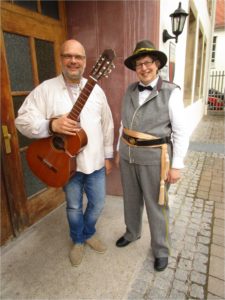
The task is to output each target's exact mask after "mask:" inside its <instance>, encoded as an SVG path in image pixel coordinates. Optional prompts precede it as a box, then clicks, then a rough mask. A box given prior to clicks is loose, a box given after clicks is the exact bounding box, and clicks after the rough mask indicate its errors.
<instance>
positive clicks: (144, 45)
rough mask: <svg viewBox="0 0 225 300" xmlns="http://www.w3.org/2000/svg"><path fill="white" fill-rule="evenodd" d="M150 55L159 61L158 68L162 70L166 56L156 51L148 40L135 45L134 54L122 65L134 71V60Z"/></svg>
mask: <svg viewBox="0 0 225 300" xmlns="http://www.w3.org/2000/svg"><path fill="white" fill-rule="evenodd" d="M145 54H146V55H151V56H155V57H156V58H157V59H158V60H159V61H160V68H159V69H162V68H163V67H164V66H165V64H166V62H167V56H166V54H165V53H163V52H161V51H159V50H157V49H156V48H155V46H154V44H153V43H152V42H150V41H148V40H143V41H140V42H138V43H137V45H136V47H135V49H134V52H133V54H132V55H131V56H129V57H128V58H127V59H125V61H124V64H125V66H126V67H127V68H129V69H131V70H133V71H135V60H136V59H137V58H138V57H139V56H142V55H145Z"/></svg>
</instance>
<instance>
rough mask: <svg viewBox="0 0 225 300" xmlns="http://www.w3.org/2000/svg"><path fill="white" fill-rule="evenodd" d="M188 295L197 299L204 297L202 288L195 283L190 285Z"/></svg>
mask: <svg viewBox="0 0 225 300" xmlns="http://www.w3.org/2000/svg"><path fill="white" fill-rule="evenodd" d="M190 296H191V297H194V298H197V299H204V289H203V287H202V286H199V285H197V284H192V285H191V290H190Z"/></svg>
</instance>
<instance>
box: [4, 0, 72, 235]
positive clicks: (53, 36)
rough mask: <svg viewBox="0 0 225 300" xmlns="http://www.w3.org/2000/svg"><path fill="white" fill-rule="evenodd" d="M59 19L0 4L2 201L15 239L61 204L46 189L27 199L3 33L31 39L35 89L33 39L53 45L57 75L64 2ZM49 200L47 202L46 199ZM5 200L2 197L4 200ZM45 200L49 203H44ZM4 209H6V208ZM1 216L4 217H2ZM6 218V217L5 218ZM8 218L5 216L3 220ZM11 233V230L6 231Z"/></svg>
mask: <svg viewBox="0 0 225 300" xmlns="http://www.w3.org/2000/svg"><path fill="white" fill-rule="evenodd" d="M58 5H59V18H60V20H55V19H52V18H49V17H46V16H44V15H41V14H40V13H37V12H33V11H30V10H28V9H25V8H23V7H20V6H17V5H15V4H12V3H10V2H1V4H0V8H1V23H2V26H1V41H0V45H1V108H2V109H1V133H2V135H1V141H2V145H1V152H2V161H1V164H2V176H3V178H4V180H2V184H3V185H4V189H3V191H5V193H2V194H3V196H4V195H5V198H6V201H2V203H1V205H3V206H4V208H5V209H4V210H3V211H4V212H5V213H8V218H9V219H10V220H11V225H12V233H13V235H14V236H17V235H18V234H19V233H20V232H21V231H23V230H24V229H25V228H26V227H28V226H30V225H32V224H33V223H35V222H36V221H38V220H39V219H40V218H42V217H43V216H44V215H46V214H47V213H48V212H50V211H51V210H52V209H54V208H55V207H57V206H58V205H60V204H61V203H62V202H64V197H63V196H62V195H63V193H62V191H61V189H53V188H48V189H47V191H45V192H43V193H41V194H39V195H37V196H35V197H33V198H32V199H29V200H28V199H27V196H26V193H25V185H24V179H23V171H22V163H21V157H20V149H19V142H18V136H17V130H16V127H15V123H14V120H15V115H14V108H13V100H12V96H13V92H12V91H11V87H10V77H9V72H8V65H7V58H6V50H5V46H4V38H3V32H9V33H13V34H19V35H23V36H26V37H28V38H29V40H30V49H31V58H32V70H33V79H34V85H35V86H37V85H38V84H39V82H38V76H37V74H38V72H37V63H36V57H35V55H34V51H35V48H34V39H35V38H37V39H42V40H46V41H50V42H53V43H54V57H55V67H56V75H57V74H59V73H60V71H61V68H60V62H59V55H60V46H61V43H62V42H63V41H64V40H65V38H66V36H67V32H66V19H65V3H64V1H59V2H58ZM2 125H4V126H6V127H5V128H7V129H8V134H9V135H8V137H7V138H8V141H9V145H10V147H11V152H10V153H7V151H6V146H5V139H4V136H3V132H2ZM49 197H50V199H51V200H50V199H49ZM3 198H4V197H3ZM47 200H48V201H47ZM6 206H7V207H6ZM2 217H4V216H2ZM5 217H6V216H5ZM6 219H7V217H6ZM9 231H10V230H9Z"/></svg>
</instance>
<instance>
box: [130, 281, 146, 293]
mask: <svg viewBox="0 0 225 300" xmlns="http://www.w3.org/2000/svg"><path fill="white" fill-rule="evenodd" d="M131 288H132V290H133V291H135V292H137V293H139V294H145V292H146V290H147V288H148V282H146V281H143V280H140V279H136V280H135V281H134V283H133V284H132V286H131Z"/></svg>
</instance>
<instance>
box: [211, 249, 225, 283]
mask: <svg viewBox="0 0 225 300" xmlns="http://www.w3.org/2000/svg"><path fill="white" fill-rule="evenodd" d="M224 263H225V261H224V259H222V258H220V257H217V256H213V255H211V256H210V264H209V275H211V276H214V277H217V278H219V279H221V280H224Z"/></svg>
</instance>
